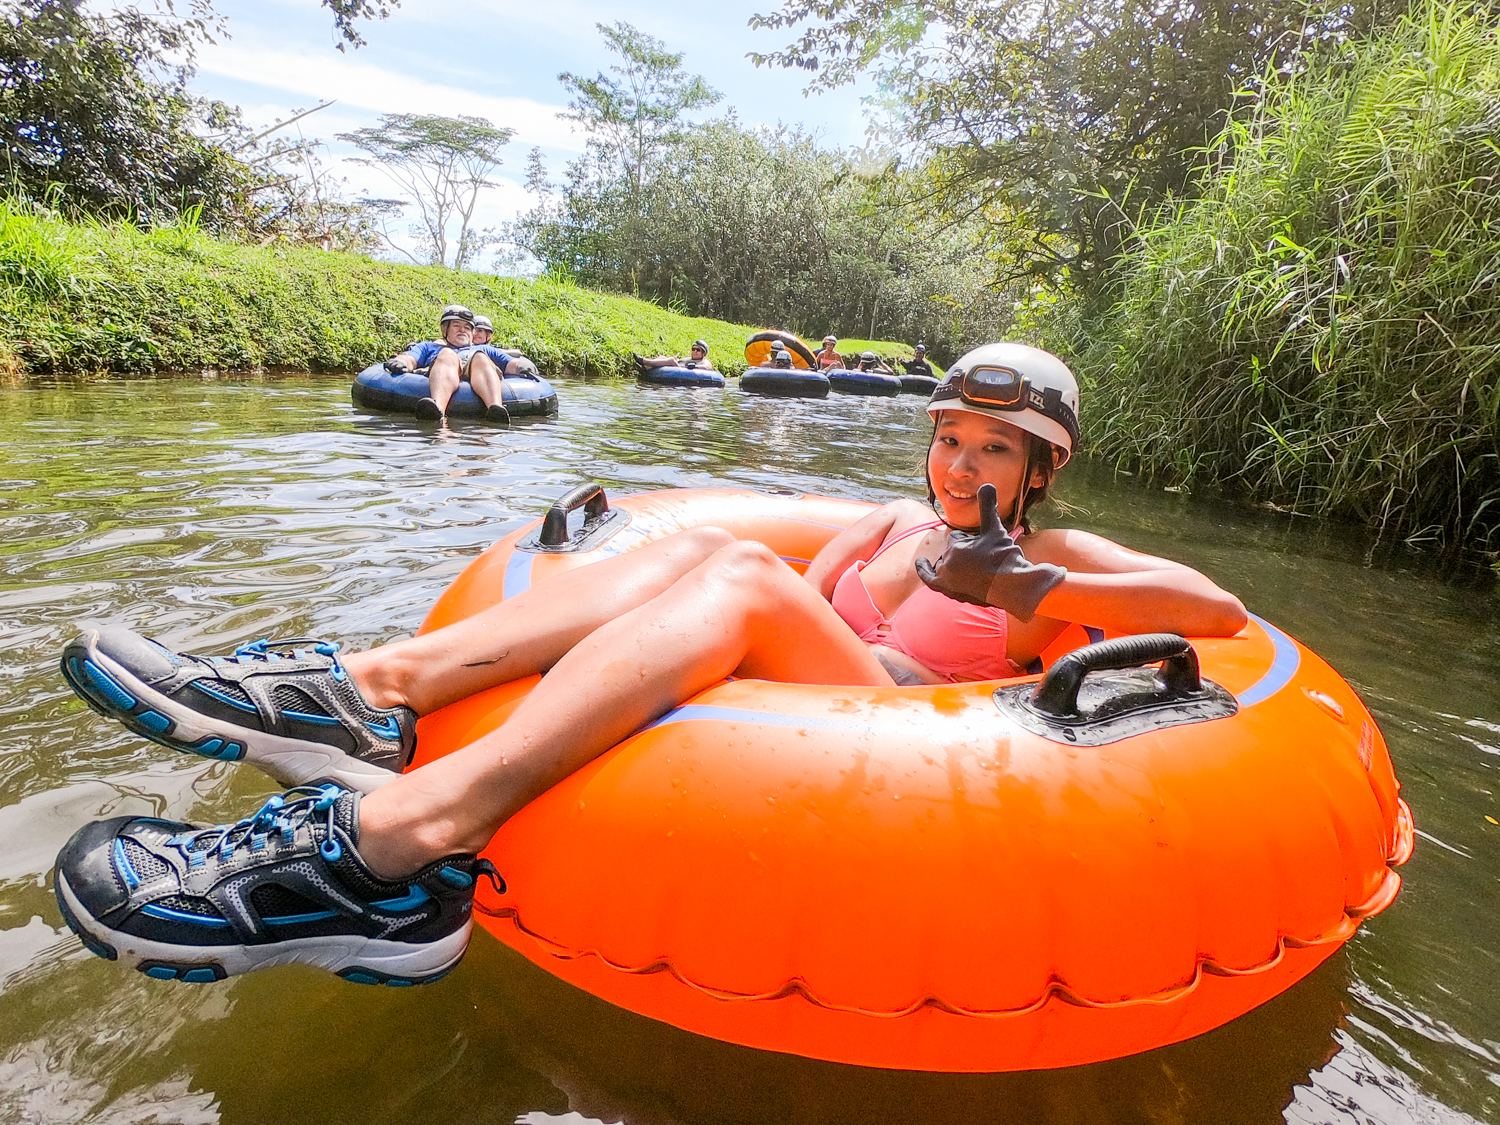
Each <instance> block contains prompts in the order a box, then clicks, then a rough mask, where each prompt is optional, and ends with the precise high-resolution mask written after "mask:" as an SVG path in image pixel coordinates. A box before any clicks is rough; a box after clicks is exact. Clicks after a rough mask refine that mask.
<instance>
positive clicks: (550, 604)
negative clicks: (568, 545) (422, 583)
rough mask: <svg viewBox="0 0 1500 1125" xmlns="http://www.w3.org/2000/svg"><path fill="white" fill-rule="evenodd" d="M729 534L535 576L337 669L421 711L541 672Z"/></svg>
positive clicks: (376, 701) (702, 533)
mask: <svg viewBox="0 0 1500 1125" xmlns="http://www.w3.org/2000/svg"><path fill="white" fill-rule="evenodd" d="M733 542H734V537H733V536H732V535H730V534H729V532H727V531H724V530H722V529H721V528H717V527H695V528H692V529H690V530H688V531H683V532H679V533H678V534H676V535H669V536H667V537H666V538H665V539H658V540H656V541H655V542H654V543H649V544H647V545H646V546H644V547H642V548H640V549H639V550H635V551H627V552H625V553H624V554H622V555H616V556H615V557H614V558H610V559H602V560H600V561H599V562H596V563H592V564H590V565H589V566H585V567H580V568H578V569H577V570H570V571H567V572H566V573H564V574H559V575H557V576H555V577H553V578H549V579H547V580H546V581H545V582H539V583H538V584H537V585H535V586H533V587H532V588H531V589H529V590H527V591H525V592H524V593H521V594H518V595H517V596H516V597H514V598H510V599H508V600H506V601H503V602H501V603H500V604H499V605H496V606H492V607H491V608H489V609H487V610H485V611H484V612H483V613H478V614H475V615H474V616H473V617H470V618H467V619H466V620H464V621H459V622H456V623H454V624H452V625H449V626H447V627H446V628H443V629H437V630H434V631H433V632H431V633H424V634H423V635H422V636H420V637H414V638H412V639H411V640H408V641H396V642H394V643H392V644H388V645H382V646H380V647H379V648H373V649H370V650H368V651H367V652H354V653H350V654H349V655H348V656H347V657H345V658H343V664H344V667H345V668H346V669H347V670H348V672H349V674H350V675H351V676H353V677H354V682H355V684H357V685H358V686H359V689H360V691H361V692H362V693H363V694H364V697H365V699H366V700H368V701H369V703H370V704H371V705H372V706H375V707H394V706H396V705H397V704H402V705H405V706H407V707H410V708H412V709H413V710H414V711H416V712H417V714H419V715H427V714H430V713H431V712H433V711H436V710H437V709H438V708H439V707H445V706H447V705H448V704H449V703H453V702H455V701H456V700H459V699H465V698H467V697H468V696H471V695H473V694H475V693H476V692H480V691H483V690H484V689H485V688H490V687H494V686H495V685H496V684H503V683H509V682H510V681H511V680H518V679H520V678H521V677H522V676H530V675H534V674H535V673H537V672H545V671H547V669H549V668H551V667H552V666H553V665H554V664H556V663H557V662H558V660H560V659H561V658H562V656H563V655H564V654H565V653H566V652H567V651H568V650H569V649H570V648H572V647H573V646H574V645H576V644H577V643H578V642H579V641H581V640H583V638H584V637H587V636H588V635H589V634H590V633H592V632H593V631H594V630H595V629H597V628H599V627H600V626H601V625H603V624H604V623H605V622H607V621H612V620H614V619H615V618H616V617H619V616H620V615H621V614H623V613H627V612H629V611H630V610H632V609H634V608H635V607H636V606H639V605H641V604H643V603H645V602H648V601H650V600H651V599H652V598H654V597H656V596H658V595H659V594H661V593H663V592H664V591H666V590H667V589H668V588H669V587H671V585H672V584H673V583H674V582H676V581H677V580H678V579H679V578H681V577H682V576H683V575H685V574H687V573H688V572H689V571H691V570H692V569H693V568H694V567H696V566H698V565H699V564H700V563H702V562H703V561H704V560H705V559H707V558H708V557H709V556H711V555H712V554H713V553H714V552H715V551H717V550H719V549H720V548H721V547H724V546H726V545H727V544H730V543H733Z"/></svg>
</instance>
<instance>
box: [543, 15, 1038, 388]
mask: <svg viewBox="0 0 1500 1125" xmlns="http://www.w3.org/2000/svg"><path fill="white" fill-rule="evenodd" d="M599 30H600V31H601V32H602V33H603V34H604V36H605V38H606V40H607V41H608V43H609V46H610V48H611V49H612V50H613V51H614V52H615V53H616V54H618V55H620V56H621V58H622V59H623V60H624V62H623V64H622V65H620V66H617V67H614V68H612V69H611V74H612V75H614V77H609V76H606V75H604V74H602V73H601V74H600V75H599V76H598V78H596V79H593V80H590V81H587V82H585V81H584V80H582V79H579V78H577V77H575V76H573V75H569V74H563V75H561V76H560V77H561V80H562V81H563V83H564V84H565V85H567V86H568V87H569V89H570V90H572V91H573V93H574V101H573V103H572V106H573V111H574V112H573V118H574V120H576V121H579V122H580V123H581V124H583V125H585V126H586V127H587V128H589V130H590V138H589V145H588V151H587V153H586V154H585V155H584V157H583V158H582V159H580V160H578V161H576V162H574V163H573V164H572V165H570V166H569V168H568V174H567V182H566V184H565V185H564V186H563V188H562V190H561V192H560V193H554V191H553V189H552V185H550V184H549V183H548V181H547V174H546V169H545V166H544V165H543V163H542V159H541V154H540V152H533V153H532V155H531V157H530V159H529V161H528V171H527V187H528V189H529V190H530V191H532V192H534V193H536V194H538V195H540V196H542V203H541V204H540V205H539V206H538V207H537V208H536V209H535V210H533V211H532V212H531V213H530V214H528V215H525V216H523V217H522V219H521V221H520V222H519V223H518V224H517V226H516V231H515V236H516V239H517V241H518V242H519V244H520V245H521V246H522V247H524V249H526V250H527V251H528V252H530V253H531V254H532V255H534V256H535V257H536V258H538V259H540V260H541V261H542V262H543V263H544V264H545V266H546V268H547V269H548V270H549V271H550V272H552V273H555V274H559V275H561V276H565V277H567V278H569V279H571V280H573V281H576V282H577V283H579V284H582V285H587V286H591V287H598V288H602V289H607V290H613V291H615V292H622V293H630V294H634V295H637V296H641V297H645V298H646V299H648V300H652V301H655V302H657V303H658V304H661V305H665V306H667V307H671V308H680V309H683V310H684V311H690V312H692V313H695V314H697V315H701V316H711V317H721V318H726V319H731V320H744V321H759V322H761V323H770V324H775V325H778V326H782V327H790V328H793V329H794V330H797V331H800V332H802V333H804V334H807V335H810V336H821V335H822V334H823V333H824V332H825V331H830V330H831V331H834V332H836V333H840V334H843V333H849V334H868V335H871V336H874V335H884V334H892V335H900V336H902V337H905V338H908V339H912V340H916V339H922V338H925V340H926V341H927V342H928V343H929V345H930V346H931V347H932V348H933V350H934V355H935V356H936V357H937V358H939V359H943V358H945V357H950V356H951V355H953V354H956V350H958V349H960V348H961V347H962V346H963V345H964V344H965V343H966V342H968V341H970V340H973V339H977V338H979V337H983V336H988V335H991V334H993V333H995V332H998V331H999V330H1000V329H1001V328H1003V327H1004V325H1005V324H1007V323H1008V322H1009V319H1010V310H1011V306H1012V305H1013V303H1014V298H1015V294H1013V293H1011V292H1007V291H997V290H995V289H993V288H991V287H990V286H989V285H988V284H987V278H988V276H989V270H988V263H986V262H985V261H984V259H983V258H982V257H978V256H976V255H975V254H974V253H973V250H972V243H973V241H974V240H975V233H976V232H975V230H974V228H973V227H972V226H971V225H968V226H966V225H964V224H958V225H957V226H955V227H954V228H952V229H949V230H946V231H940V232H934V231H933V230H932V229H930V227H928V228H918V227H915V226H913V225H912V221H911V220H912V216H911V215H910V214H908V213H906V212H903V211H902V210H901V209H899V208H897V207H894V206H892V205H891V201H890V197H889V193H888V192H887V191H886V190H885V184H884V181H883V177H882V173H883V171H884V169H885V168H886V166H887V165H888V163H889V157H888V155H887V154H883V153H876V152H853V153H847V154H846V153H840V152H830V151H827V150H824V149H821V148H820V147H819V146H818V145H817V144H816V143H815V142H814V140H813V139H812V138H811V137H810V136H808V135H807V134H805V133H803V132H800V131H798V130H792V129H786V128H781V129H775V130H771V129H746V128H744V127H742V126H741V125H740V124H739V122H738V120H737V119H736V118H735V117H734V116H733V115H732V114H731V115H730V116H729V117H728V118H727V119H723V120H717V121H710V122H707V123H704V124H698V125H695V124H692V123H690V122H689V121H687V120H686V118H685V114H686V113H687V112H688V111H689V110H691V109H694V108H701V107H703V106H706V105H709V104H712V103H713V102H714V101H716V100H717V98H718V95H717V94H714V93H713V92H712V91H711V90H709V89H708V87H707V86H706V85H705V84H704V83H703V80H702V79H701V78H697V77H693V76H690V75H688V74H687V73H686V72H685V71H684V70H683V67H682V56H681V55H679V54H672V53H670V52H667V51H665V50H664V48H663V46H662V44H661V43H660V42H659V41H657V40H654V39H652V38H651V37H649V36H645V35H642V34H641V33H640V32H638V31H636V29H634V28H632V27H631V26H630V25H629V24H625V23H619V24H615V25H614V26H613V27H606V26H604V25H602V24H601V25H599Z"/></svg>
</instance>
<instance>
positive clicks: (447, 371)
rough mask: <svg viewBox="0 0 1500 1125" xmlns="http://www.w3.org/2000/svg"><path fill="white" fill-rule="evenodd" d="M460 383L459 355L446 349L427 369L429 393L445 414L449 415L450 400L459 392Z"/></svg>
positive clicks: (439, 353)
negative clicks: (455, 392) (454, 393)
mask: <svg viewBox="0 0 1500 1125" xmlns="http://www.w3.org/2000/svg"><path fill="white" fill-rule="evenodd" d="M458 383H459V364H458V353H457V352H455V351H453V350H452V349H450V348H444V349H443V350H442V351H440V352H438V354H437V358H436V359H434V360H433V361H432V366H431V367H429V368H428V369H427V393H428V395H430V396H431V398H432V401H433V402H435V403H437V404H438V409H439V410H441V411H442V412H443V413H444V414H446V413H448V400H449V399H451V398H452V397H453V392H454V391H456V390H458Z"/></svg>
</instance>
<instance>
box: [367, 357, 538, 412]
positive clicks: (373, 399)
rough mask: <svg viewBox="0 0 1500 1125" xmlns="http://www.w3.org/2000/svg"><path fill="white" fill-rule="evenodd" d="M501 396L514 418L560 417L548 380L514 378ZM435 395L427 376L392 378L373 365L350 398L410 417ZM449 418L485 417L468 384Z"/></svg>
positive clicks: (450, 407)
mask: <svg viewBox="0 0 1500 1125" xmlns="http://www.w3.org/2000/svg"><path fill="white" fill-rule="evenodd" d="M500 382H501V389H500V394H501V396H502V398H503V399H504V401H505V408H506V409H507V410H509V411H510V413H511V417H513V418H527V417H531V416H533V415H539V414H556V413H557V392H556V391H555V390H553V389H552V384H551V383H549V382H547V380H545V379H528V378H526V377H525V376H522V375H512V376H508V377H507V378H504V379H502V380H501V381H500ZM430 391H431V388H430V386H429V385H428V382H427V376H426V375H418V374H417V373H416V372H407V373H406V374H404V375H392V374H391V373H390V372H389V371H387V370H386V369H385V364H384V363H383V362H382V363H372V364H370V366H369V367H366V368H365V369H364V370H363V371H361V372H360V373H359V374H358V375H357V376H356V377H355V379H354V386H353V387H351V388H350V394H351V395H352V396H353V398H354V405H355V406H358V407H359V408H360V409H362V410H387V411H391V412H394V413H397V414H410V413H411V412H412V411H413V410H414V409H415V408H416V405H417V401H418V400H419V399H424V398H427V397H428V395H429V393H430ZM448 415H449V417H451V418H479V417H482V416H483V415H484V403H483V402H481V401H480V399H479V396H478V395H476V394H475V393H474V388H473V387H471V386H469V384H468V383H467V382H464V383H460V384H459V385H458V390H456V391H455V392H453V397H452V398H451V399H449V400H448Z"/></svg>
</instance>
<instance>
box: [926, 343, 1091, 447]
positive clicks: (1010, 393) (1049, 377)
mask: <svg viewBox="0 0 1500 1125" xmlns="http://www.w3.org/2000/svg"><path fill="white" fill-rule="evenodd" d="M940 410H964V411H968V412H969V413H970V414H983V415H986V416H987V417H991V418H1000V419H1003V420H1004V421H1006V422H1009V423H1010V424H1011V425H1013V426H1018V427H1020V428H1021V429H1023V430H1026V431H1027V432H1028V433H1033V434H1036V435H1037V436H1038V437H1040V438H1044V439H1046V440H1047V441H1050V442H1051V443H1052V444H1053V445H1054V446H1056V447H1057V448H1058V450H1059V451H1060V454H1059V456H1058V459H1057V465H1058V467H1059V468H1061V467H1062V466H1063V465H1064V464H1066V463H1067V460H1068V458H1069V457H1071V456H1072V455H1073V447H1074V446H1075V445H1077V444H1078V436H1079V434H1078V380H1077V379H1075V378H1073V372H1071V371H1069V370H1068V365H1067V364H1066V363H1064V362H1063V361H1062V360H1060V359H1058V358H1057V357H1056V356H1055V355H1053V354H1052V353H1051V352H1044V351H1042V349H1041V348H1033V347H1032V346H1031V345H1030V344H1016V343H1010V342H1006V343H1001V344H985V345H983V346H982V347H978V348H975V349H974V350H973V351H971V352H969V353H967V354H966V355H964V356H963V357H962V358H960V359H959V360H958V361H957V362H955V363H954V364H953V366H952V367H950V368H948V373H947V375H945V376H944V378H943V381H942V382H941V383H939V384H938V385H937V389H936V390H934V391H933V392H932V398H931V399H929V400H928V403H927V413H929V414H931V415H932V416H933V417H934V418H936V417H937V415H938V411H940Z"/></svg>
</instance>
